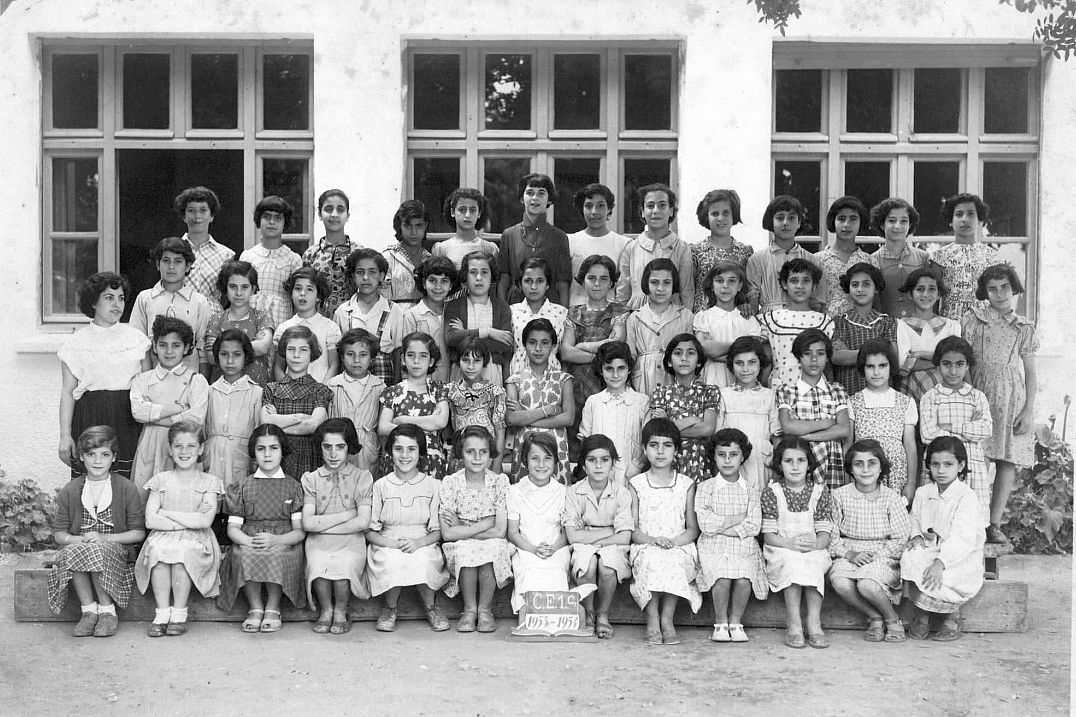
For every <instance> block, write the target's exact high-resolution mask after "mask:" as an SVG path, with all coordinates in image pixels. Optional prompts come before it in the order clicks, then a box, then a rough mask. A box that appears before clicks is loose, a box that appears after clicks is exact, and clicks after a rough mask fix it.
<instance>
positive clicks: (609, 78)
mask: <svg viewBox="0 0 1076 717" xmlns="http://www.w3.org/2000/svg"><path fill="white" fill-rule="evenodd" d="M621 65H622V63H621V57H620V51H619V50H616V49H610V50H606V51H605V76H604V77H603V78H602V81H603V82H604V83H605V88H604V89H605V92H604V93H603V94H604V96H605V185H606V186H607V187H609V188H610V189H611V190H612V191H613V194H614V195H615V196H616V198H617V202H618V203H623V202H626V201H627V197H625V196H623V195H624V187H623V180H622V179H621V176H622V173H621V165H620V157H619V155H618V152H617V142H618V138H619V137H620V117H621V114H620V86H621V85H620V68H621ZM621 216H622V215H621V212H619V211H614V212H613V216H612V225H613V226H612V229H613V231H615V232H617V233H620V234H623V233H624V227H622V226H620V217H621Z"/></svg>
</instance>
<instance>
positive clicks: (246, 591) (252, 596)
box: [243, 580, 265, 610]
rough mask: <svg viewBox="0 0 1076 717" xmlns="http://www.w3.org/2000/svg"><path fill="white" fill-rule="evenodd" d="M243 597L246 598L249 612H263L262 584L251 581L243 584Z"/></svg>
mask: <svg viewBox="0 0 1076 717" xmlns="http://www.w3.org/2000/svg"><path fill="white" fill-rule="evenodd" d="M243 595H244V596H246V598H247V605H248V606H249V609H251V610H264V609H265V603H264V602H262V584H261V583H256V582H254V581H253V580H248V581H247V582H245V583H243Z"/></svg>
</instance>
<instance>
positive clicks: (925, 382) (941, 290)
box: [897, 269, 960, 403]
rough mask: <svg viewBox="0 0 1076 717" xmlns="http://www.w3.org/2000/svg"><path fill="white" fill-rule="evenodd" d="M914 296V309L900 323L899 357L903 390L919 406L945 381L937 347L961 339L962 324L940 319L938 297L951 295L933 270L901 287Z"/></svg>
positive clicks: (914, 274)
mask: <svg viewBox="0 0 1076 717" xmlns="http://www.w3.org/2000/svg"><path fill="white" fill-rule="evenodd" d="M900 292H901V293H902V294H910V295H911V305H912V309H911V311H910V313H909V314H908V315H907V316H905V317H904V318H902V319H900V320H899V321H897V357H898V358H899V359H900V374H901V376H902V377H903V378H902V380H901V385H900V390H901V391H902V392H903V393H906V394H908V395H909V396H911V397H912V400H914V401H915V402H916V403H919V399H921V398H922V397H923V394H924V393H926V392H927V391H928V390H929V389H930V388H931V387H933V386H936V385H937V384H938V383H940V382H941V374H940V373H939V372H938V368H937V367H936V366H935V365H934V360H933V359H934V348H935V347H936V346H937V345H938V342H939V341H941V340H942V339H944V338H946V337H948V336H960V322H958V321H954V320H953V319H947V318H945V317H944V316H938V314H937V313H936V312H935V309H936V308H937V306H938V298H939V297H942V298H944V297H945V296H946V293H947V289H946V286H945V282H943V281H942V280H941V279H939V278H938V277H937V276H935V275H934V274H933V273H931V271H930V269H916V270H915V271H913V272H912V273H911V274H908V278H907V279H906V280H905V281H904V286H902V287H900Z"/></svg>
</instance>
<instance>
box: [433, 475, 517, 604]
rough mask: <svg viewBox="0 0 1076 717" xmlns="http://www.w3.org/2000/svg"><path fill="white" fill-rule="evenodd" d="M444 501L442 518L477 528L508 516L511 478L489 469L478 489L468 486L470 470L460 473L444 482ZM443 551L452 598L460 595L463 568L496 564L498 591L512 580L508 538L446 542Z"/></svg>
mask: <svg viewBox="0 0 1076 717" xmlns="http://www.w3.org/2000/svg"><path fill="white" fill-rule="evenodd" d="M440 498H441V503H440V505H439V506H438V511H439V515H444V516H454V517H455V518H457V519H458V520H459V521H460V523H461V524H462V525H473V524H474V523H477V522H478V521H479V520H481V519H483V518H486V517H489V516H492V515H496V514H497V513H498V512H501V513H507V504H506V503H507V499H508V476H506V475H504V474H503V473H494V472H493V471H491V470H487V471H486V476H485V479H484V483H483V485H482V487H481V488H480V489H478V490H475V489H473V488H471V487H470V486H469V485H468V484H467V474H466V471H457V472H455V473H452V474H451V475H448V476H445V479H444V481H442V482H441V494H440ZM441 550H443V551H444V553H445V564H446V565H447V567H448V573H449V579H448V583H447V584H446V585H445V595H447V596H448V597H456V595H458V594H459V591H460V586H459V577H460V570H462V569H463V568H477V567H481V566H482V565H485V564H487V563H492V564H493V575H494V577H495V578H496V580H497V587H498V588H503V587H504V586H505V585H507V584H508V581H509V580H511V579H512V560H511V557H510V553H509V545H508V541H507V540H505V539H504V538H485V539H481V540H477V539H475V538H467V539H464V540H452V541H446V542H444V543H442V544H441Z"/></svg>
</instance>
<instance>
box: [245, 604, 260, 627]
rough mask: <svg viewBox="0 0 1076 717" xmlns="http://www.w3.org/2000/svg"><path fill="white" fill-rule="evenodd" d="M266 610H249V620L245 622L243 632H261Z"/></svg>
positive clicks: (254, 608)
mask: <svg viewBox="0 0 1076 717" xmlns="http://www.w3.org/2000/svg"><path fill="white" fill-rule="evenodd" d="M264 615H265V610H262V609H259V608H256V607H252V608H251V609H249V610H247V619H246V620H244V621H243V632H258V631H260V630H261V626H262V617H263V616H264Z"/></svg>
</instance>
